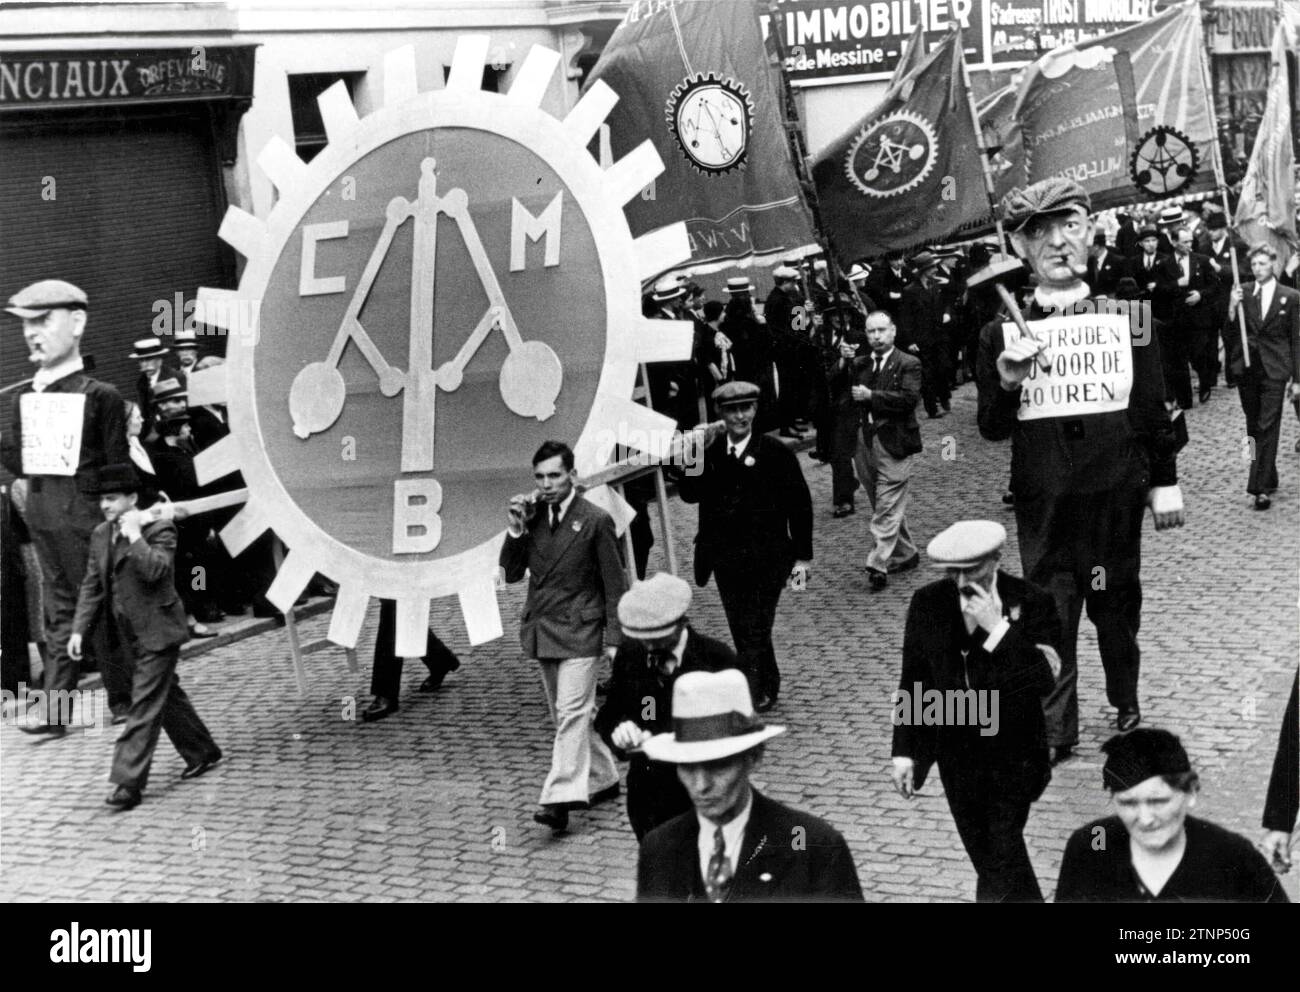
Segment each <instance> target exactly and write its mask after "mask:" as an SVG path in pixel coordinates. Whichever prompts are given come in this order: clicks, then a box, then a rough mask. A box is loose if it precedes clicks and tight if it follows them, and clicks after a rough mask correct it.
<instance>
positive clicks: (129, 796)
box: [104, 785, 144, 810]
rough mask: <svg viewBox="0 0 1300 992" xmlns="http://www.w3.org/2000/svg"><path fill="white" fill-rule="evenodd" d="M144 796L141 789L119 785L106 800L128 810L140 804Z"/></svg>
mask: <svg viewBox="0 0 1300 992" xmlns="http://www.w3.org/2000/svg"><path fill="white" fill-rule="evenodd" d="M143 798H144V797H143V796H141V795H140V790H139V789H133V788H131V787H130V786H129V785H119V786H118V787H117V788H116V789H114V790H113V794H112V795H111V796H109V797H108V798H107V799H105V800H104V802H106V803H108V805H110V806H113V807H116V808H117V809H121V810H128V809H134V808H135V807H136V806H139V805H140V800H141V799H143Z"/></svg>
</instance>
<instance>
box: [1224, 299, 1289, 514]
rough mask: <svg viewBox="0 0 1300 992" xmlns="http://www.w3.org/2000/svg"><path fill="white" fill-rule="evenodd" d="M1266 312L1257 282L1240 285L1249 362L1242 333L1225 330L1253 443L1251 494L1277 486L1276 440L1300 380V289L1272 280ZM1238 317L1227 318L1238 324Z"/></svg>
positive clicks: (1249, 483) (1231, 363)
mask: <svg viewBox="0 0 1300 992" xmlns="http://www.w3.org/2000/svg"><path fill="white" fill-rule="evenodd" d="M1273 283H1274V288H1273V299H1272V300H1271V301H1270V303H1269V308H1268V312H1267V313H1264V314H1261V313H1260V297H1259V296H1258V295H1257V293H1258V290H1259V287H1258V285H1257V284H1256V283H1247V284H1246V285H1244V286H1242V292H1243V293H1244V294H1245V296H1244V299H1243V300H1242V306H1243V307H1245V310H1246V340H1247V342H1248V344H1249V346H1250V367H1249V368H1247V367H1246V364H1245V359H1244V358H1243V356H1242V352H1241V335H1240V334H1239V333H1238V334H1227V335H1225V343H1226V344H1227V347H1228V353H1227V354H1228V370H1229V371H1230V372H1231V374H1232V375H1233V376H1234V377H1235V378H1236V380H1237V384H1238V392H1239V393H1240V395H1241V409H1242V410H1243V411H1244V412H1245V414H1246V434H1247V436H1248V437H1250V438H1251V439H1252V441H1253V442H1254V446H1255V451H1254V459H1253V460H1252V461H1251V463H1250V478H1249V480H1248V482H1247V484H1246V492H1248V493H1251V494H1252V495H1258V494H1260V493H1271V492H1273V491H1274V490H1275V489H1277V440H1278V434H1279V433H1280V432H1281V429H1282V409H1283V407H1284V405H1285V401H1286V382H1287V380H1288V379H1291V380H1292V381H1294V382H1300V293H1297V292H1296V290H1294V289H1289V288H1287V287H1286V286H1282V285H1280V284H1278V283H1277V280H1274V281H1273ZM1236 320H1237V318H1236V317H1229V318H1228V321H1229V323H1231V324H1233V325H1234V327H1235V326H1236Z"/></svg>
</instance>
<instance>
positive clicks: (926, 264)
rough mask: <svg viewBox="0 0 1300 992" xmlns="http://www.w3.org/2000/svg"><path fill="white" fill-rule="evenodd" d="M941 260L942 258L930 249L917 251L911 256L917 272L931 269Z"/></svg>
mask: <svg viewBox="0 0 1300 992" xmlns="http://www.w3.org/2000/svg"><path fill="white" fill-rule="evenodd" d="M941 261H942V259H941V258H939V256H938V255H936V254H935V253H934V252H932V251H918V252H917V253H916V254H915V255H913V256H912V265H913V266H914V267H915V268H916V271H917V272H925V271H927V270H929V269H933V268H934V267H935V266H936V265H938V264H939V263H940V262H941Z"/></svg>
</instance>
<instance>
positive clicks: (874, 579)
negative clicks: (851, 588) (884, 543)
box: [867, 568, 889, 592]
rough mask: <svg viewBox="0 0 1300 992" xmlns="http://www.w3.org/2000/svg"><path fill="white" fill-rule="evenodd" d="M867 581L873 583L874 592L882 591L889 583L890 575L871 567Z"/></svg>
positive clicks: (872, 589)
mask: <svg viewBox="0 0 1300 992" xmlns="http://www.w3.org/2000/svg"><path fill="white" fill-rule="evenodd" d="M867 582H869V583H870V584H871V591H872V592H882V591H883V590H884V589H885V587H886V586H888V585H889V576H888V575H886V574H885V573H884V572H881V571H877V570H876V569H874V568H869V569H867Z"/></svg>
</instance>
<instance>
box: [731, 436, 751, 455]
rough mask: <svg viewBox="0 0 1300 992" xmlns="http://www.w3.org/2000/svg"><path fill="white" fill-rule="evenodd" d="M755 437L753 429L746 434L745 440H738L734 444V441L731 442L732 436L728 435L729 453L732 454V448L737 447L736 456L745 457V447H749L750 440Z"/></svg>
mask: <svg viewBox="0 0 1300 992" xmlns="http://www.w3.org/2000/svg"><path fill="white" fill-rule="evenodd" d="M753 437H754V432H753V431H750V432H749V433H748V434H746V435H745V440H743V441H738V442H736V443H735V444H732V442H731V438H730V437H728V438H727V454H731V451H732V449H733V448H734V449H735V452H736V457H737V458H740V457H743V456H744V454H745V449H746V448H748V447H749V442H750V440H751V439H752V438H753Z"/></svg>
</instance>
